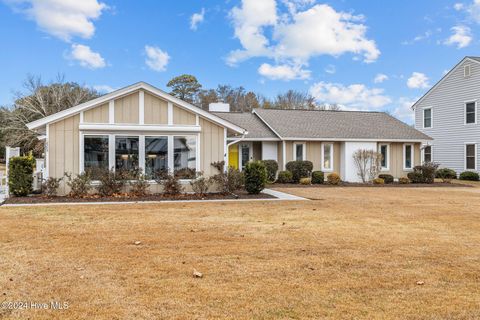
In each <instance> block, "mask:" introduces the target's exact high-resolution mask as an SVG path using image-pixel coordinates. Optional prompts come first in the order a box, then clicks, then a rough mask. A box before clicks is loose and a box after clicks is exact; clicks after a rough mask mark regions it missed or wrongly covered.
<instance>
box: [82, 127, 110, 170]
mask: <svg viewBox="0 0 480 320" xmlns="http://www.w3.org/2000/svg"><path fill="white" fill-rule="evenodd" d="M83 157H84V158H83V159H84V162H83V167H84V171H85V172H89V173H91V174H92V175H94V176H95V175H96V174H97V173H98V171H99V170H108V169H109V168H108V136H84V137H83Z"/></svg>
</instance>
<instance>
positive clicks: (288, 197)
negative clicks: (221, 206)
mask: <svg viewBox="0 0 480 320" xmlns="http://www.w3.org/2000/svg"><path fill="white" fill-rule="evenodd" d="M263 193H265V194H269V195H271V196H274V197H275V198H267V199H212V200H160V201H106V202H49V203H18V204H15V203H12V204H4V205H1V201H0V205H1V207H45V206H84V205H85V206H89V205H96V206H97V205H109V204H112V205H113V204H115V205H123V204H161V203H209V202H251V201H309V199H306V198H302V197H298V196H295V195H292V194H288V193H285V192H280V191H276V190H271V189H264V190H263Z"/></svg>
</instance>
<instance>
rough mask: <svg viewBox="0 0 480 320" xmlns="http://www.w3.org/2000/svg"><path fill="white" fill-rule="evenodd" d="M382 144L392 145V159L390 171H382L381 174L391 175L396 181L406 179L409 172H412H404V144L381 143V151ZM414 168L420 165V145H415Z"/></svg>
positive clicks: (390, 160)
mask: <svg viewBox="0 0 480 320" xmlns="http://www.w3.org/2000/svg"><path fill="white" fill-rule="evenodd" d="M381 144H389V145H390V159H389V160H388V161H389V170H386V171H381V173H380V174H390V175H392V176H393V177H394V178H395V179H398V178H401V177H406V176H407V174H408V173H409V172H411V171H412V170H404V169H403V145H404V143H398V142H392V143H388V142H384V143H382V142H380V143H379V144H378V148H379V150H380V145H381ZM413 150H414V152H413V153H414V154H413V166H418V165H420V157H421V156H420V152H421V151H420V143H414V144H413Z"/></svg>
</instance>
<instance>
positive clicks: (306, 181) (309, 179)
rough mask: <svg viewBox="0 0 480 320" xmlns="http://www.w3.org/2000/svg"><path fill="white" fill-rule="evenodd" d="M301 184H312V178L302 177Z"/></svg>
mask: <svg viewBox="0 0 480 320" xmlns="http://www.w3.org/2000/svg"><path fill="white" fill-rule="evenodd" d="M300 184H302V185H305V186H308V185H311V184H312V178H302V179H300Z"/></svg>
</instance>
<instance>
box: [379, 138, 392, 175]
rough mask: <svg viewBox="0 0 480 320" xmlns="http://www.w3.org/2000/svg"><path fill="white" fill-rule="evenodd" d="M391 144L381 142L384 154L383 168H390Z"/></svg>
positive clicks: (381, 149)
mask: <svg viewBox="0 0 480 320" xmlns="http://www.w3.org/2000/svg"><path fill="white" fill-rule="evenodd" d="M389 153H390V152H389V145H388V144H381V145H380V154H381V155H382V161H381V163H380V166H381V167H382V170H384V171H385V170H389V165H388V163H389V161H390V159H389V157H390V154H389Z"/></svg>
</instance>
